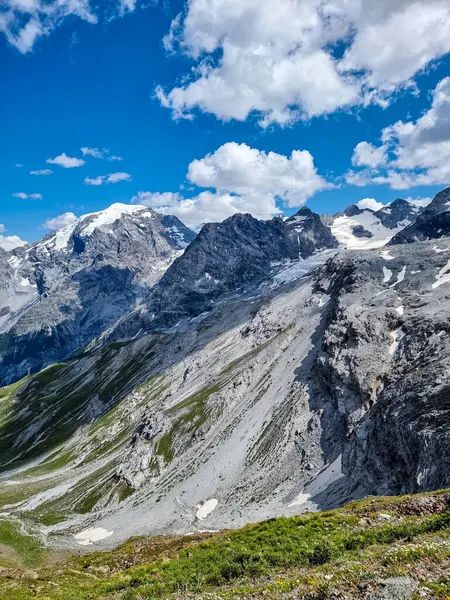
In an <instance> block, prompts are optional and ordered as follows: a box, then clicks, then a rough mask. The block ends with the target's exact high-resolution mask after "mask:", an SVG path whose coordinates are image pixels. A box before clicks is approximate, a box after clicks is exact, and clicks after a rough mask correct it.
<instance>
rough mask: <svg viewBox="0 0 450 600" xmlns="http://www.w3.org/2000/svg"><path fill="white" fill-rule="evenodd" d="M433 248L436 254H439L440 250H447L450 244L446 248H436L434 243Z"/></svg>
mask: <svg viewBox="0 0 450 600" xmlns="http://www.w3.org/2000/svg"><path fill="white" fill-rule="evenodd" d="M433 250H434V251H435V252H436V254H441V253H442V252H448V251H449V250H450V246H447V248H438V247H437V246H436V245H434V246H433Z"/></svg>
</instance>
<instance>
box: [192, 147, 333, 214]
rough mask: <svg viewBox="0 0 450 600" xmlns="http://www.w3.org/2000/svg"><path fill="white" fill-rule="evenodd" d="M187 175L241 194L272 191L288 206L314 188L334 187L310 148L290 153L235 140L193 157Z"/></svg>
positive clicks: (200, 182) (302, 200) (298, 203)
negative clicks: (323, 175) (202, 155)
mask: <svg viewBox="0 0 450 600" xmlns="http://www.w3.org/2000/svg"><path fill="white" fill-rule="evenodd" d="M187 178H188V180H189V181H190V182H191V183H194V184H196V185H198V186H199V187H203V188H215V189H216V190H218V191H226V192H231V193H234V194H239V195H240V196H245V195H249V194H269V195H270V196H276V197H279V198H280V199H281V200H282V201H284V202H286V203H287V204H288V205H289V206H301V205H302V204H304V203H305V202H306V200H308V198H310V197H311V196H313V195H314V194H315V192H317V191H319V190H323V189H327V188H331V187H333V185H332V184H330V183H328V182H327V181H325V179H323V178H322V177H321V176H320V175H319V174H318V173H317V170H316V168H315V166H314V159H313V157H312V156H311V154H310V153H309V152H308V151H307V150H293V151H292V153H291V155H290V156H289V157H288V156H284V155H282V154H276V153H275V152H267V153H266V152H263V151H261V150H257V149H256V148H250V146H247V144H237V143H236V142H229V143H227V144H224V145H223V146H221V147H220V148H219V149H218V150H216V152H214V153H213V154H208V155H207V156H206V157H205V158H202V159H200V160H194V161H192V162H191V164H190V165H189V168H188V174H187Z"/></svg>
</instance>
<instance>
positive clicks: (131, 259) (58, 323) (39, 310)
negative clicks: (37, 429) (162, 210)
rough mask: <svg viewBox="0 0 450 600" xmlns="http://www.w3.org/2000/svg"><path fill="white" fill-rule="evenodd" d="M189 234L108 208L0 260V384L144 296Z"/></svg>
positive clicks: (48, 359) (125, 208)
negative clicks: (0, 275)
mask: <svg viewBox="0 0 450 600" xmlns="http://www.w3.org/2000/svg"><path fill="white" fill-rule="evenodd" d="M194 237H195V234H194V233H193V232H192V231H190V230H189V229H188V228H186V227H185V226H184V225H183V224H182V223H181V222H180V221H179V220H178V219H176V217H161V216H160V215H157V214H156V213H155V212H153V211H152V210H151V209H148V208H146V207H140V206H129V205H120V204H116V205H112V206H111V207H110V208H109V209H106V210H105V211H101V212H99V213H94V214H92V215H86V216H85V217H80V219H78V221H77V222H75V223H74V224H73V225H69V226H68V227H65V228H64V229H62V230H59V231H57V232H55V233H50V234H48V235H47V236H45V237H44V238H43V239H42V240H41V241H40V242H38V243H37V244H34V245H32V246H28V247H26V248H20V249H17V250H14V251H13V252H2V254H1V255H0V272H1V274H2V277H1V281H2V283H1V289H0V305H1V309H2V311H1V316H0V340H1V341H0V357H1V364H0V383H3V384H4V383H8V382H10V381H12V380H14V379H17V378H20V377H21V376H23V375H24V374H26V373H27V372H28V371H32V372H34V371H36V370H39V369H41V368H42V367H44V366H45V365H47V364H50V363H52V362H57V361H59V360H61V359H64V358H65V357H67V356H68V355H69V354H70V353H71V352H74V351H76V350H78V349H79V348H80V347H81V346H83V345H84V344H86V342H89V341H90V340H91V339H92V338H93V337H94V336H95V335H97V334H98V333H100V332H101V331H102V330H103V329H105V328H107V327H108V326H110V325H111V324H112V323H114V322H115V321H116V320H117V319H118V318H120V317H121V316H122V315H123V314H125V313H127V312H128V311H129V310H130V309H131V308H132V307H133V306H134V304H135V303H136V302H137V301H138V300H139V299H141V298H142V297H143V296H145V295H146V294H147V293H148V291H149V289H150V288H151V287H152V286H153V285H154V284H155V283H156V282H157V281H158V280H159V279H160V277H161V276H162V275H163V273H164V271H165V270H166V269H167V268H168V267H169V266H170V264H171V263H172V262H173V260H174V259H175V258H176V256H177V255H178V254H179V253H180V252H181V251H182V250H183V249H184V248H185V247H186V246H187V245H188V244H189V242H190V241H192V239H193V238H194Z"/></svg>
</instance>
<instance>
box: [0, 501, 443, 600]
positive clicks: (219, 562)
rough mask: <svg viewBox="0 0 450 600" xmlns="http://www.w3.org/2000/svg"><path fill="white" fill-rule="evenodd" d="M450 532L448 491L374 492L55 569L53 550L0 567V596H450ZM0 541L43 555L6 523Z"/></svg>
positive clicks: (148, 542)
mask: <svg viewBox="0 0 450 600" xmlns="http://www.w3.org/2000/svg"><path fill="white" fill-rule="evenodd" d="M424 498H425V499H427V502H428V503H427V502H426V503H423V502H422V500H423V499H424ZM449 533H450V494H444V495H438V494H428V495H422V496H419V497H415V496H412V497H403V498H396V499H393V498H386V499H369V500H365V501H361V502H357V503H352V504H351V505H349V506H347V507H344V508H342V509H338V510H334V511H327V512H324V513H317V514H305V515H301V516H296V517H291V518H279V519H270V520H269V521H265V522H262V523H259V524H256V525H248V526H246V527H244V528H242V529H240V530H237V531H227V532H222V533H221V534H216V535H211V534H202V535H200V534H199V535H197V536H192V537H191V536H186V537H181V538H180V537H175V538H174V537H171V538H170V537H168V538H157V539H134V540H130V541H129V542H127V543H126V544H124V545H122V546H120V547H119V548H117V549H116V550H115V551H113V552H102V553H99V552H96V553H92V554H89V555H85V556H81V557H76V556H75V557H69V558H66V559H65V560H64V561H61V560H60V561H59V563H58V564H57V565H56V566H55V565H54V562H53V560H52V557H51V556H50V557H49V558H48V559H47V564H46V566H45V567H43V568H41V569H40V571H39V574H38V576H35V577H34V578H27V577H26V574H24V573H23V572H21V574H20V575H19V574H17V576H16V577H14V576H13V575H12V573H11V571H12V570H11V569H10V570H9V571H8V569H7V570H6V573H7V574H5V572H4V569H3V571H2V570H0V598H2V599H5V600H6V599H8V600H11V599H14V600H17V599H19V600H21V599H28V598H37V597H38V598H41V599H44V600H56V599H64V600H75V599H77V600H78V599H79V600H84V599H85V600H88V599H90V600H95V599H98V600H99V599H104V598H111V599H112V598H114V599H121V600H141V599H142V598H145V599H148V598H152V599H154V598H171V597H173V598H174V599H175V598H180V597H183V598H185V597H188V596H189V597H191V598H197V599H198V600H200V599H201V598H205V597H211V598H214V599H217V598H221V599H223V600H228V599H231V598H249V597H251V598H253V599H255V598H266V599H267V598H269V599H270V600H271V599H275V598H280V593H286V594H289V593H291V592H292V593H293V595H292V596H287V597H289V598H309V599H313V600H321V599H323V598H327V597H328V596H330V597H331V596H332V594H334V593H336V592H339V593H340V594H341V595H342V596H341V597H345V598H360V597H362V596H361V590H362V589H366V588H367V589H368V590H369V591H370V590H371V589H374V590H376V589H377V586H378V585H379V581H380V579H383V578H387V577H392V576H402V575H403V576H404V575H408V576H411V577H413V578H414V579H415V580H416V582H417V585H418V586H419V587H420V586H422V589H423V590H424V593H425V596H426V595H427V594H428V593H430V594H432V596H428V597H442V598H446V597H447V596H448V595H449V593H450V575H449V573H450V569H449V567H450V537H449ZM0 544H6V545H8V546H10V547H11V548H13V549H14V550H15V551H17V553H18V555H19V557H20V560H21V561H22V565H23V566H25V563H26V562H27V564H28V566H29V565H31V564H34V565H37V564H39V561H42V560H43V558H42V557H43V553H42V550H41V548H40V547H39V545H38V544H37V543H36V542H34V541H33V540H32V538H26V537H25V536H23V535H20V534H18V533H17V531H16V530H14V529H12V528H10V526H9V525H3V526H1V527H0ZM367 586H368V587H367ZM371 586H372V587H371ZM426 590H428V591H426ZM430 590H431V591H430ZM417 597H418V598H419V596H417Z"/></svg>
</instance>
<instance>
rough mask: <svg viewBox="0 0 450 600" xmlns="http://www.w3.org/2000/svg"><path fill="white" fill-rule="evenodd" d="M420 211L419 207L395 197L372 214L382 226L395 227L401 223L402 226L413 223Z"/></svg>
mask: <svg viewBox="0 0 450 600" xmlns="http://www.w3.org/2000/svg"><path fill="white" fill-rule="evenodd" d="M421 212H422V208H421V207H419V206H414V205H413V204H411V203H410V202H408V201H407V200H402V199H401V198H397V200H394V202H391V203H390V204H388V205H387V206H384V207H383V208H382V209H380V210H377V211H376V212H375V213H374V216H375V217H377V218H378V219H380V221H381V223H382V224H383V225H384V227H388V228H389V229H397V228H398V227H399V226H401V225H402V224H403V226H408V225H411V224H412V223H414V221H415V220H416V219H417V217H418V216H419V215H420V213H421Z"/></svg>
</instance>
